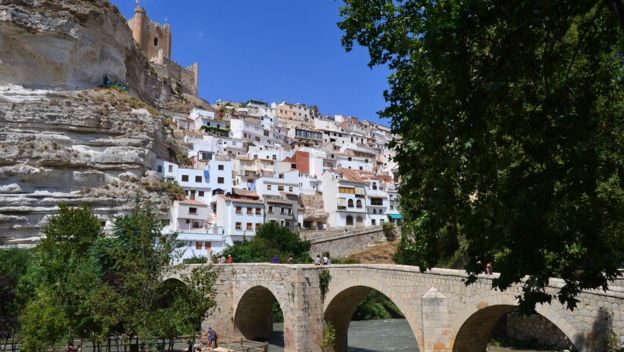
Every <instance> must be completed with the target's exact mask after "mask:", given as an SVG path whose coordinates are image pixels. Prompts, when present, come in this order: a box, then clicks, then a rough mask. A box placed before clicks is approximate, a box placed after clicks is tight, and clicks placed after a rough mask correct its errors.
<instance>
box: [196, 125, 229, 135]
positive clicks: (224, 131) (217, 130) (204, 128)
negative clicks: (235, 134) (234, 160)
mask: <svg viewBox="0 0 624 352" xmlns="http://www.w3.org/2000/svg"><path fill="white" fill-rule="evenodd" d="M201 130H202V131H204V132H206V133H213V134H218V135H221V136H229V135H230V130H229V129H227V128H226V129H223V128H219V127H214V126H201Z"/></svg>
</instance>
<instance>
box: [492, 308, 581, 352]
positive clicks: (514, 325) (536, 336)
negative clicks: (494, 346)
mask: <svg viewBox="0 0 624 352" xmlns="http://www.w3.org/2000/svg"><path fill="white" fill-rule="evenodd" d="M501 320H502V321H501V322H502V323H504V325H505V335H506V337H507V338H508V339H512V340H520V341H535V342H537V343H539V344H541V345H544V346H549V347H552V348H554V349H558V350H562V349H567V348H569V347H570V341H568V339H567V338H566V337H565V335H564V334H563V333H562V332H561V330H559V328H557V326H555V325H554V324H553V323H551V322H550V321H548V319H546V318H544V317H543V316H541V315H539V314H532V315H528V316H522V315H519V314H516V313H513V312H512V313H507V314H506V315H505V316H504V318H503V319H501Z"/></svg>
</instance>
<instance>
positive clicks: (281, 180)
mask: <svg viewBox="0 0 624 352" xmlns="http://www.w3.org/2000/svg"><path fill="white" fill-rule="evenodd" d="M256 192H257V193H258V195H260V196H261V197H264V196H279V195H282V194H285V193H289V194H295V195H299V193H300V186H299V171H297V170H293V171H289V172H284V173H277V174H273V175H272V176H263V177H260V178H258V179H257V180H256Z"/></svg>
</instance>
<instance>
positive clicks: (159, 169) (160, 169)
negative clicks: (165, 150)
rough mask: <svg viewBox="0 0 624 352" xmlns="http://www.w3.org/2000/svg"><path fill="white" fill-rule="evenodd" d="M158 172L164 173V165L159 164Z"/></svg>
mask: <svg viewBox="0 0 624 352" xmlns="http://www.w3.org/2000/svg"><path fill="white" fill-rule="evenodd" d="M158 173H162V165H158Z"/></svg>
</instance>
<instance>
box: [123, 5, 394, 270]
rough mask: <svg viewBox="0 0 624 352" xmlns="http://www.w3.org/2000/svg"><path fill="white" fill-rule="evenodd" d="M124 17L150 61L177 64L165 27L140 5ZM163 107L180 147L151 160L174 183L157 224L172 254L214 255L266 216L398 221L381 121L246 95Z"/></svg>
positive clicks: (189, 75) (193, 86) (308, 226)
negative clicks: (179, 246)
mask: <svg viewBox="0 0 624 352" xmlns="http://www.w3.org/2000/svg"><path fill="white" fill-rule="evenodd" d="M128 23H129V26H130V28H131V29H132V31H133V38H134V39H135V41H136V42H137V44H139V46H140V47H141V48H142V49H143V53H144V54H145V55H146V56H147V57H148V58H149V59H150V62H151V63H152V64H155V65H156V66H157V67H163V65H165V66H166V67H169V68H170V67H172V66H174V67H175V66H176V65H177V64H175V63H173V62H171V61H170V59H169V58H170V55H171V31H170V29H169V27H168V25H161V24H158V23H155V22H152V21H151V20H149V18H147V14H146V12H145V10H144V9H143V8H141V7H137V8H136V9H135V15H134V18H132V19H130V21H129V22H128ZM178 71H179V72H182V73H183V76H181V78H180V77H178V81H179V82H180V86H181V87H183V90H185V91H187V92H189V93H193V94H197V75H198V74H199V73H198V66H197V65H196V64H194V65H193V66H192V67H190V68H189V69H181V68H180V70H178ZM185 82H186V83H185ZM184 87H187V88H184ZM165 115H166V116H167V118H168V124H169V125H170V126H171V127H173V128H174V129H175V131H174V135H175V136H176V137H177V138H179V139H182V140H183V141H184V143H185V145H186V146H187V148H188V151H187V153H186V155H178V158H177V160H178V161H177V163H175V162H170V161H166V160H162V159H158V160H157V161H156V163H155V165H154V171H156V172H157V174H158V176H159V177H160V179H161V180H163V181H165V182H170V183H177V184H178V185H179V186H181V187H182V189H183V190H184V194H185V196H183V197H182V196H179V197H178V199H176V200H175V201H174V203H173V205H172V207H171V209H170V212H169V219H164V220H163V223H164V225H165V228H164V230H163V231H164V232H165V233H169V232H177V233H178V239H179V240H180V241H181V242H182V243H183V244H184V254H183V256H182V258H192V257H201V256H208V255H209V254H210V253H213V254H217V253H219V252H221V251H222V250H223V249H224V248H225V247H227V246H231V245H234V244H236V243H241V242H242V241H244V240H249V239H251V238H253V236H254V235H255V232H256V230H257V229H258V228H259V226H261V225H262V224H263V223H267V222H275V223H278V224H280V225H282V226H285V227H288V228H290V229H291V230H292V231H305V230H317V231H319V230H330V229H343V228H344V229H349V228H351V227H356V228H359V227H368V226H383V224H384V223H389V222H392V223H396V222H398V221H400V219H401V214H400V212H399V209H398V192H397V186H396V183H395V181H396V180H395V177H394V172H396V164H395V163H393V162H392V155H393V153H392V150H391V148H390V147H389V144H390V142H391V141H392V139H393V135H392V133H391V130H390V129H389V128H388V127H386V126H383V125H380V124H376V123H371V122H367V121H361V120H360V119H358V118H356V117H351V116H342V115H335V116H324V115H322V114H321V112H320V109H319V108H318V107H316V106H310V105H306V104H301V103H290V102H280V103H275V102H273V103H271V104H268V103H266V102H261V101H255V100H249V101H247V102H228V101H217V102H216V103H214V104H212V105H211V106H210V107H207V108H205V109H199V108H194V109H192V110H191V111H190V112H189V113H188V114H186V113H180V112H179V111H178V112H174V111H165Z"/></svg>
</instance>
